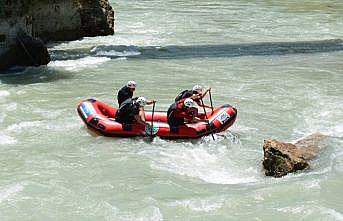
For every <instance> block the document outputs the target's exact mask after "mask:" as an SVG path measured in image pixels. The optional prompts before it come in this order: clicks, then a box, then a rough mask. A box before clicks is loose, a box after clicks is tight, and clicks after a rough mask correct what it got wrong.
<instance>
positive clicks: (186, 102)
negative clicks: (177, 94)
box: [183, 98, 195, 107]
mask: <svg viewBox="0 0 343 221" xmlns="http://www.w3.org/2000/svg"><path fill="white" fill-rule="evenodd" d="M183 104H184V105H185V106H186V107H194V106H195V102H194V101H193V100H192V99H191V98H186V99H185V100H184V102H183Z"/></svg>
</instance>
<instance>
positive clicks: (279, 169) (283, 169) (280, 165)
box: [263, 133, 324, 177]
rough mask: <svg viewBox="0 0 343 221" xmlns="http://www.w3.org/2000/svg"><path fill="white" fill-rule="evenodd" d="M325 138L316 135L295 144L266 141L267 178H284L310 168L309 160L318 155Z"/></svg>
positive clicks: (264, 148) (272, 140)
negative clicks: (321, 142)
mask: <svg viewBox="0 0 343 221" xmlns="http://www.w3.org/2000/svg"><path fill="white" fill-rule="evenodd" d="M323 138H324V135H322V134H319V133H316V134H312V135H311V136H308V137H306V138H304V139H302V140H299V141H298V142H296V143H295V144H292V143H284V142H280V141H277V140H275V139H268V140H265V141H264V145H263V151H264V160H263V167H264V169H265V174H266V176H274V177H282V176H285V175H287V174H288V173H292V172H296V171H298V170H304V169H306V168H308V167H309V163H308V160H310V159H312V158H314V157H315V156H317V155H318V153H319V150H320V148H319V143H320V141H321V140H322V139H323Z"/></svg>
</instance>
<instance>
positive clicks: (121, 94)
mask: <svg viewBox="0 0 343 221" xmlns="http://www.w3.org/2000/svg"><path fill="white" fill-rule="evenodd" d="M132 96H133V92H131V91H130V88H129V87H128V86H124V87H122V89H120V90H119V91H118V96H117V100H118V104H119V107H120V105H121V103H123V102H124V101H125V100H127V99H129V98H132Z"/></svg>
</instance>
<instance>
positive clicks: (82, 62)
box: [48, 56, 111, 71]
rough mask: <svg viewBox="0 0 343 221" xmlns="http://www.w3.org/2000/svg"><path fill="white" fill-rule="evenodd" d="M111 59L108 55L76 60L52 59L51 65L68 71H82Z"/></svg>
mask: <svg viewBox="0 0 343 221" xmlns="http://www.w3.org/2000/svg"><path fill="white" fill-rule="evenodd" d="M109 60H111V58H107V57H91V56H88V57H84V58H80V59H76V60H65V61H52V62H50V63H49V64H48V66H49V67H55V68H63V69H65V70H68V71H80V70H82V69H85V68H88V67H93V68H94V67H97V66H98V65H100V64H102V63H105V62H107V61H109Z"/></svg>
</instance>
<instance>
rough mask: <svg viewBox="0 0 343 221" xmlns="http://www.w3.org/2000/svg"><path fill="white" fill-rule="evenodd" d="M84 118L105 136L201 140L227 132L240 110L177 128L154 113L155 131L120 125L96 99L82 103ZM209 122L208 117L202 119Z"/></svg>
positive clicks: (225, 110)
mask: <svg viewBox="0 0 343 221" xmlns="http://www.w3.org/2000/svg"><path fill="white" fill-rule="evenodd" d="M77 112H78V113H79V115H80V117H81V119H82V120H83V121H84V123H85V124H86V125H87V127H88V128H89V129H91V130H93V131H95V132H96V133H98V134H101V135H103V136H115V137H130V136H151V135H154V136H159V137H163V138H199V137H202V136H206V135H209V134H211V133H218V132H221V131H224V130H226V129H228V128H229V127H230V126H231V125H232V124H233V123H234V122H235V120H236V116H237V110H236V108H234V107H232V106H231V105H228V104H227V105H223V106H221V107H219V108H216V109H214V110H213V112H212V111H210V112H207V113H206V115H207V118H208V120H209V122H208V123H207V122H204V121H199V122H197V123H190V124H186V125H182V126H178V127H170V126H169V124H168V123H167V112H161V111H155V112H154V119H153V129H151V128H150V129H148V128H145V127H144V126H143V125H140V124H121V123H118V122H116V121H115V117H116V112H117V109H116V108H114V107H111V106H109V105H107V104H105V103H102V102H100V101H97V100H94V99H88V100H85V101H83V102H81V103H80V104H79V105H78V107H77ZM199 117H200V118H201V119H206V118H205V114H202V115H200V116H199ZM145 118H146V121H147V122H151V118H152V113H151V112H148V111H145Z"/></svg>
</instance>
